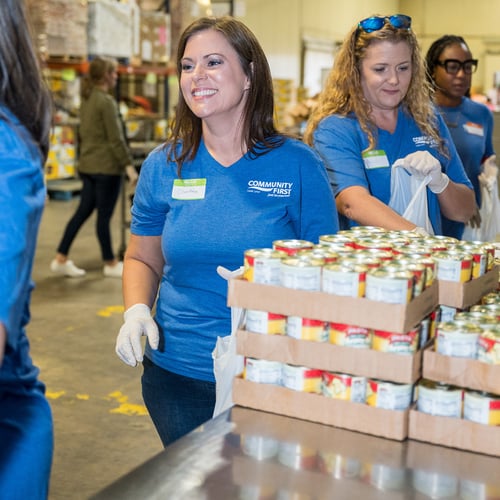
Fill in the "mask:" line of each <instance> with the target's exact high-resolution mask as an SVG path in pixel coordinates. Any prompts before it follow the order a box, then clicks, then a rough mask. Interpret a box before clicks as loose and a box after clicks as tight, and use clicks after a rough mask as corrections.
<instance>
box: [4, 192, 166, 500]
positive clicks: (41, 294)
mask: <svg viewBox="0 0 500 500" xmlns="http://www.w3.org/2000/svg"><path fill="white" fill-rule="evenodd" d="M77 202H78V198H77V197H73V198H72V199H71V200H68V201H56V200H52V199H51V200H49V201H48V202H47V206H46V209H45V213H44V216H43V220H42V226H41V229H40V234H39V239H38V247H37V254H36V260H35V266H34V273H33V278H34V280H35V283H36V288H35V290H34V292H33V297H32V307H31V312H32V320H31V324H30V326H29V327H28V336H29V338H30V342H31V353H32V357H33V359H34V362H35V364H37V365H38V366H39V367H40V369H41V379H42V380H43V381H44V382H45V384H46V386H47V396H48V398H49V401H50V404H51V406H52V410H53V415H54V426H55V452H54V461H53V468H52V479H51V490H50V496H49V498H50V500H79V499H86V498H88V497H89V496H90V495H92V494H94V493H96V492H97V491H99V490H100V489H102V488H103V487H104V486H106V485H108V484H109V483H111V482H113V481H114V480H116V479H117V478H119V477H121V476H122V475H123V474H125V473H127V472H128V471H130V470H131V469H133V468H135V467H136V466H138V465H139V464H141V463H143V462H144V461H145V460H146V459H148V458H150V457H152V456H153V455H155V454H157V453H158V452H160V451H161V450H162V445H161V442H160V439H159V437H158V436H157V434H156V431H155V429H154V427H153V425H152V423H151V420H150V418H149V416H148V414H147V411H146V408H145V407H144V405H143V401H142V396H141V388H140V376H141V374H142V368H141V367H138V368H135V369H134V368H131V367H128V366H126V365H125V364H124V363H122V362H121V361H120V360H119V359H118V357H117V356H116V354H115V352H114V345H115V338H116V335H117V333H118V330H119V328H120V326H121V324H122V313H123V307H122V296H121V280H120V279H116V278H105V277H104V276H103V274H102V263H101V258H100V251H99V247H98V243H97V239H96V237H95V235H94V224H95V218H94V217H95V216H94V217H92V218H91V219H90V220H88V221H87V223H86V224H85V226H84V227H83V228H82V230H81V232H80V234H79V235H78V237H77V239H76V240H75V243H74V245H73V248H72V250H71V255H70V258H72V259H73V260H74V261H75V263H76V265H78V266H79V267H82V268H84V269H86V270H87V275H86V276H85V277H83V278H77V279H75V278H64V277H60V276H56V275H54V274H53V273H52V272H51V271H50V270H49V263H50V261H51V260H52V259H53V257H54V253H55V248H56V246H57V244H58V242H59V239H60V237H61V235H62V232H63V230H64V227H65V224H66V222H67V221H68V219H69V218H70V216H71V215H72V213H73V211H74V209H75V208H76V204H77ZM120 230H121V216H120V205H119V204H118V206H117V207H116V210H115V215H114V217H113V237H114V239H113V244H114V248H116V249H117V250H118V249H119V248H120ZM127 237H128V233H127ZM0 496H1V495H0Z"/></svg>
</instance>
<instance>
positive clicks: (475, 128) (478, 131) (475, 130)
mask: <svg viewBox="0 0 500 500" xmlns="http://www.w3.org/2000/svg"><path fill="white" fill-rule="evenodd" d="M464 129H465V131H466V132H468V133H469V134H472V135H478V136H480V137H483V136H484V129H483V127H482V125H479V124H478V123H472V122H467V123H464Z"/></svg>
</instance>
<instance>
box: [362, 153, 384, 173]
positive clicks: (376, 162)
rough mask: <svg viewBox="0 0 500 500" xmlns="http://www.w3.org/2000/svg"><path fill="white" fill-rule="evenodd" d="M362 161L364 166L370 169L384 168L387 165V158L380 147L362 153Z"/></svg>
mask: <svg viewBox="0 0 500 500" xmlns="http://www.w3.org/2000/svg"><path fill="white" fill-rule="evenodd" d="M363 162H364V163H365V168H366V169H367V170H370V169H372V168H385V167H388V166H389V159H388V158H387V155H386V154H385V151H384V150H382V149H376V150H374V151H368V152H366V153H363Z"/></svg>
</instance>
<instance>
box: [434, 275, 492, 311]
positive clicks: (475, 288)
mask: <svg viewBox="0 0 500 500" xmlns="http://www.w3.org/2000/svg"><path fill="white" fill-rule="evenodd" d="M499 269H500V266H495V267H494V268H493V269H492V270H491V271H488V272H487V273H486V274H484V275H483V276H480V277H479V278H475V279H473V280H470V281H467V282H466V283H457V282H455V281H445V280H438V286H439V303H440V304H443V305H445V306H450V307H456V308H458V309H465V308H466V307H469V306H472V305H474V304H477V303H478V302H479V301H480V300H481V297H483V296H484V295H486V294H487V293H488V292H491V291H493V290H496V289H497V288H498V271H499Z"/></svg>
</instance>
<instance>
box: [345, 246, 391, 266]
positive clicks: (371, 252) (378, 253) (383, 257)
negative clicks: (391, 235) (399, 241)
mask: <svg viewBox="0 0 500 500" xmlns="http://www.w3.org/2000/svg"><path fill="white" fill-rule="evenodd" d="M354 253H357V254H360V255H367V256H371V257H374V258H375V259H377V260H379V261H381V262H382V263H385V262H391V261H392V260H393V259H394V253H393V252H392V251H390V250H379V249H378V248H364V249H362V250H356V252H354Z"/></svg>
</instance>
